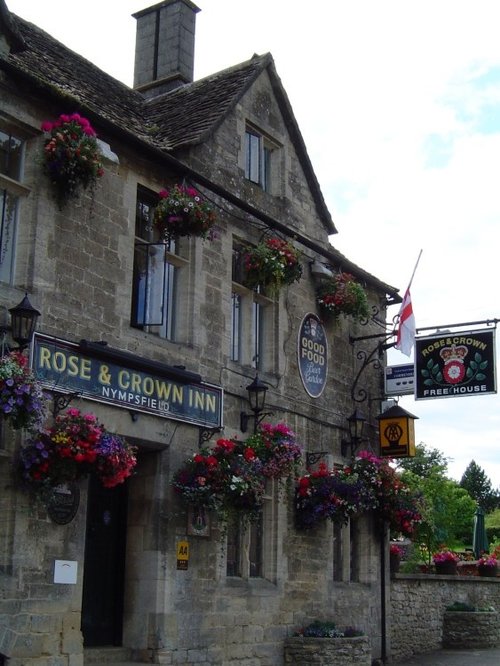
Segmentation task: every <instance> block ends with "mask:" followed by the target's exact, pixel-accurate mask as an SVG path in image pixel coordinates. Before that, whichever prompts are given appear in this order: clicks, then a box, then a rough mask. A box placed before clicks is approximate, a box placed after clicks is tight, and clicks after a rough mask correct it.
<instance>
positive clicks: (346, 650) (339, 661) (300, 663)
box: [285, 636, 372, 666]
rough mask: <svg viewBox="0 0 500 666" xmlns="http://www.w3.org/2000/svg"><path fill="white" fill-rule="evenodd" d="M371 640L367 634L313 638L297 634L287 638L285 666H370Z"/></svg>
mask: <svg viewBox="0 0 500 666" xmlns="http://www.w3.org/2000/svg"><path fill="white" fill-rule="evenodd" d="M371 663H372V657H371V648H370V642H369V640H368V637H367V636H355V637H352V638H311V637H304V636H296V637H293V638H287V639H285V666H304V664H320V666H370V664H371Z"/></svg>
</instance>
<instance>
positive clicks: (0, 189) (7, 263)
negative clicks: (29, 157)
mask: <svg viewBox="0 0 500 666" xmlns="http://www.w3.org/2000/svg"><path fill="white" fill-rule="evenodd" d="M23 158H24V141H23V140H22V139H20V138H19V137H17V136H15V135H14V134H12V133H11V131H10V130H9V129H6V128H3V129H2V128H0V281H1V282H8V283H12V282H13V279H14V262H15V246H16V235H17V223H18V220H17V218H18V210H19V198H20V195H22V194H25V193H26V190H25V188H24V187H23V186H22V185H21V182H20V181H21V179H22V172H23Z"/></svg>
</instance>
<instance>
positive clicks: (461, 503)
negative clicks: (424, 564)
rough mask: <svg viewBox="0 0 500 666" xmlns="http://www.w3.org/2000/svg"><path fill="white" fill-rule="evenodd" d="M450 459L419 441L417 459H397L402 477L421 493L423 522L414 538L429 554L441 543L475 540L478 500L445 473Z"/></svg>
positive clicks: (450, 545)
mask: <svg viewBox="0 0 500 666" xmlns="http://www.w3.org/2000/svg"><path fill="white" fill-rule="evenodd" d="M448 460H449V459H448V458H446V457H445V456H444V455H443V454H442V453H441V451H439V450H438V449H433V448H430V447H427V446H426V445H425V444H423V443H420V444H418V445H417V446H416V455H415V457H414V458H403V459H401V460H399V461H398V467H399V469H400V470H401V478H402V480H403V481H404V482H405V483H406V484H407V485H408V486H409V487H410V488H412V489H414V490H415V491H420V492H421V493H422V518H423V520H422V522H421V523H420V525H418V527H417V529H416V531H415V538H414V541H415V542H416V543H419V544H422V545H424V549H425V551H426V554H427V557H428V558H430V556H431V554H432V552H434V551H435V550H437V549H438V548H439V546H440V545H442V544H446V545H448V546H449V547H453V545H454V544H457V543H460V542H464V543H466V544H467V543H471V542H472V526H473V519H474V512H475V510H476V506H477V505H476V501H475V500H474V499H473V498H472V497H471V496H470V494H469V493H468V491H467V490H466V489H465V488H462V487H460V485H459V484H458V483H457V482H456V481H454V480H452V479H450V478H448V477H447V476H446V474H447V471H448Z"/></svg>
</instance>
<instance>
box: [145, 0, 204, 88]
mask: <svg viewBox="0 0 500 666" xmlns="http://www.w3.org/2000/svg"><path fill="white" fill-rule="evenodd" d="M199 11H200V10H199V8H198V7H197V6H196V5H195V4H193V3H192V2H191V1H190V0H164V1H163V2H159V3H158V4H156V5H153V6H152V7H149V8H148V9H143V10H142V11H140V12H137V13H136V14H133V16H134V18H135V19H137V33H136V46H135V69H134V88H135V89H136V90H139V91H140V92H142V93H143V94H144V96H145V97H148V98H150V97H156V96H157V95H161V94H162V93H165V92H168V91H169V90H173V89H174V88H178V87H179V86H182V85H184V84H185V83H192V81H193V72H194V33H195V23H196V14H197V13H198V12H199Z"/></svg>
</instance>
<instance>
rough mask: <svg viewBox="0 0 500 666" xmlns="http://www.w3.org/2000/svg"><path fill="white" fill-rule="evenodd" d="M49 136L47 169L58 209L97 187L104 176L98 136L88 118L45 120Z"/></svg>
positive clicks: (45, 165)
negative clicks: (83, 191) (82, 193)
mask: <svg viewBox="0 0 500 666" xmlns="http://www.w3.org/2000/svg"><path fill="white" fill-rule="evenodd" d="M41 129H42V130H43V131H44V132H45V133H46V134H47V135H48V136H47V138H46V140H45V144H44V151H43V157H44V169H45V173H46V174H47V176H48V177H49V179H50V183H51V185H52V189H53V193H54V196H55V199H56V201H57V203H58V206H59V208H63V206H64V204H65V203H66V202H67V201H68V199H72V198H76V197H77V196H78V195H79V194H80V191H81V190H87V189H88V188H94V187H95V185H96V183H97V180H98V179H99V178H100V177H101V176H102V175H103V174H104V169H103V166H102V161H101V158H102V156H101V152H100V150H99V146H98V145H97V141H96V133H95V131H94V129H93V128H92V126H91V124H90V122H89V121H88V120H87V118H84V117H82V116H80V114H78V113H73V114H72V115H65V114H62V115H60V116H59V118H58V119H57V120H55V121H53V122H52V121H48V120H46V121H44V122H43V123H42V126H41Z"/></svg>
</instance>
